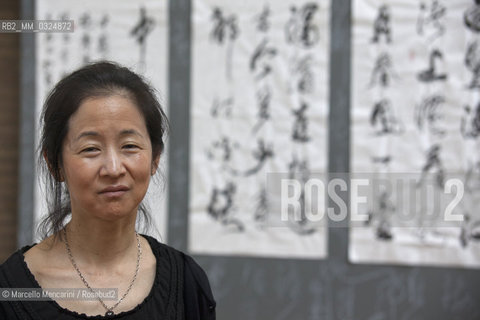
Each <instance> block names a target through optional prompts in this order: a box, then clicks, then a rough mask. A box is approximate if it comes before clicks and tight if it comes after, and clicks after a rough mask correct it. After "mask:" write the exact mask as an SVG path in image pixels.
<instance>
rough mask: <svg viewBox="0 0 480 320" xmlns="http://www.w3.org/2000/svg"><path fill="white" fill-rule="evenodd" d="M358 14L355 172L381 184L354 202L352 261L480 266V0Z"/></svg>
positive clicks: (363, 2) (360, 3)
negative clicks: (356, 216) (356, 215)
mask: <svg viewBox="0 0 480 320" xmlns="http://www.w3.org/2000/svg"><path fill="white" fill-rule="evenodd" d="M353 12H354V13H353V15H354V16H353V25H354V27H353V28H354V29H353V37H354V40H353V53H354V54H353V64H352V65H353V73H352V77H353V91H352V115H353V116H352V118H353V121H352V123H353V127H352V143H353V145H352V162H351V163H352V172H354V173H355V174H354V176H356V177H360V176H363V178H366V177H368V178H367V180H368V181H369V182H370V183H373V184H375V182H377V186H376V187H374V188H372V189H369V190H370V191H368V192H367V193H368V195H369V199H368V201H366V202H367V203H365V204H363V205H360V204H358V202H355V203H356V205H355V207H352V208H351V209H352V211H353V212H355V213H359V215H362V218H361V219H358V220H357V221H353V222H352V225H351V226H352V227H351V231H350V252H349V256H350V260H351V261H353V262H362V263H366V262H377V263H397V264H412V265H416V264H420V265H452V266H453V265H454V266H466V267H479V266H480V215H479V213H478V209H477V205H476V203H478V200H479V199H480V189H479V188H478V186H480V184H479V181H480V180H479V178H480V177H479V175H478V173H479V168H480V162H479V151H478V150H480V149H479V145H478V143H479V135H480V131H479V129H480V126H479V124H480V122H479V121H478V119H479V117H480V113H479V108H478V104H479V102H480V101H479V99H480V96H479V94H478V92H479V88H480V86H479V82H478V79H479V72H478V70H480V68H479V66H480V64H479V63H478V61H480V60H479V57H480V54H479V52H480V51H479V50H478V48H479V46H478V44H479V42H478V41H479V39H480V38H479V35H480V34H479V30H480V29H478V27H479V26H480V20H479V19H478V17H479V16H480V15H479V13H480V6H479V5H477V4H476V2H475V1H470V0H462V1H445V0H422V1H413V0H411V1H408V0H404V1H393V0H391V1H368V0H356V1H354V8H353ZM360 173H362V174H360ZM379 181H382V183H378V182H379ZM353 200H354V199H352V201H353ZM357 200H358V198H357ZM352 203H353V202H352ZM357 204H358V205H357Z"/></svg>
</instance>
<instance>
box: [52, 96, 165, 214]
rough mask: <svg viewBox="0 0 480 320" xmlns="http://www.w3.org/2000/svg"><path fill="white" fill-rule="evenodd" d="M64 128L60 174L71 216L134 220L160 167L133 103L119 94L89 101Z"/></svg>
mask: <svg viewBox="0 0 480 320" xmlns="http://www.w3.org/2000/svg"><path fill="white" fill-rule="evenodd" d="M68 128H69V129H68V133H67V135H66V137H65V140H64V142H63V151H62V160H63V164H62V169H61V172H62V175H63V178H64V180H65V183H66V184H67V186H68V191H69V193H70V200H71V206H72V214H73V215H77V216H84V217H87V216H88V217H95V218H97V219H101V220H116V219H118V218H124V217H132V216H135V214H136V212H137V209H138V206H139V204H140V202H141V201H142V199H143V197H144V196H145V193H146V192H147V188H148V185H149V182H150V176H151V174H152V173H154V171H155V169H156V164H158V159H155V161H152V146H151V142H150V138H149V135H148V131H147V128H146V125H145V120H144V119H143V116H142V114H141V113H140V111H139V110H138V108H137V107H136V105H135V104H134V103H133V102H132V100H130V99H129V98H128V97H127V96H126V95H125V96H124V95H120V94H114V95H111V96H104V97H92V98H88V99H86V100H84V101H83V103H82V104H81V105H80V107H79V108H78V110H77V111H76V112H75V113H74V114H73V115H72V117H71V118H70V120H69V123H68Z"/></svg>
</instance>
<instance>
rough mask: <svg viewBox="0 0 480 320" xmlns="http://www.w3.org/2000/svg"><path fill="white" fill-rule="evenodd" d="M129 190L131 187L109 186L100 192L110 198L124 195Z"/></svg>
mask: <svg viewBox="0 0 480 320" xmlns="http://www.w3.org/2000/svg"><path fill="white" fill-rule="evenodd" d="M128 190H129V189H128V187H126V186H109V187H106V188H105V189H103V190H102V191H100V192H99V193H100V194H101V195H103V196H106V197H108V198H117V197H121V196H122V195H124V194H125V193H126V192H127V191H128Z"/></svg>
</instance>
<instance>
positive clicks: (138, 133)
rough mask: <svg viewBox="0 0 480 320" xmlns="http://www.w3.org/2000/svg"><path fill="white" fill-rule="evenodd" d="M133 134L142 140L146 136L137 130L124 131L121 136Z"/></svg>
mask: <svg viewBox="0 0 480 320" xmlns="http://www.w3.org/2000/svg"><path fill="white" fill-rule="evenodd" d="M132 134H133V135H137V136H139V137H141V138H144V136H143V135H142V134H141V133H140V132H138V131H137V130H135V129H124V130H122V131H120V136H126V135H132Z"/></svg>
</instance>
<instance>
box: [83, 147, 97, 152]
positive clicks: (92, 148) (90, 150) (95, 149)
mask: <svg viewBox="0 0 480 320" xmlns="http://www.w3.org/2000/svg"><path fill="white" fill-rule="evenodd" d="M97 150H98V149H97V148H94V147H89V148H85V149H83V150H82V152H95V151H97Z"/></svg>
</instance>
